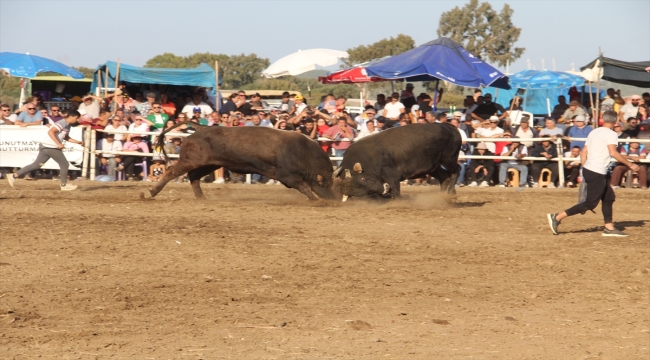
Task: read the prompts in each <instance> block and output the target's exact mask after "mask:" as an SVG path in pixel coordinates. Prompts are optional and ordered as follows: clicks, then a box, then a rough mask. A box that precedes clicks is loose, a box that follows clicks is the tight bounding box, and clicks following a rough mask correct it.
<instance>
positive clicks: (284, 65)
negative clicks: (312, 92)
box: [262, 49, 350, 78]
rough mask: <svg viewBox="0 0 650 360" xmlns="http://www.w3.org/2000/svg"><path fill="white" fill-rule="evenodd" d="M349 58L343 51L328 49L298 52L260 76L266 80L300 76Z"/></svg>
mask: <svg viewBox="0 0 650 360" xmlns="http://www.w3.org/2000/svg"><path fill="white" fill-rule="evenodd" d="M349 56H350V55H348V53H347V52H345V51H338V50H330V49H309V50H298V52H295V53H293V54H289V55H287V56H285V57H283V58H282V59H280V60H278V61H276V62H274V63H273V64H271V66H269V68H268V69H266V70H264V72H262V75H263V76H264V77H267V78H277V77H280V76H285V75H300V74H302V73H306V72H307V71H310V70H315V69H316V66H332V65H336V63H338V62H339V59H340V58H347V57H349Z"/></svg>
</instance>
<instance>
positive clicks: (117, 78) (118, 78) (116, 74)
mask: <svg viewBox="0 0 650 360" xmlns="http://www.w3.org/2000/svg"><path fill="white" fill-rule="evenodd" d="M106 73H108V68H106ZM119 84H120V58H117V71H116V72H115V85H114V86H115V88H116V89H117V88H118V86H119ZM106 92H107V93H108V81H107V82H106Z"/></svg>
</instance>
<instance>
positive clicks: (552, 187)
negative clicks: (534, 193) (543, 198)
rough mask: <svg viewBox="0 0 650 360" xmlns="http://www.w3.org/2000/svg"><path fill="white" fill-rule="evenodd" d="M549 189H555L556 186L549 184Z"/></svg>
mask: <svg viewBox="0 0 650 360" xmlns="http://www.w3.org/2000/svg"><path fill="white" fill-rule="evenodd" d="M547 188H549V189H555V184H553V183H550V184H548V186H547Z"/></svg>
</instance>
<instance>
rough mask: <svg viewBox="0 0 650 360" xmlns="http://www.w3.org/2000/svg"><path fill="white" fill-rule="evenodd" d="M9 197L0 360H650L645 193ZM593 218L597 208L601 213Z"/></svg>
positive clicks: (260, 191) (221, 192) (184, 191)
mask: <svg viewBox="0 0 650 360" xmlns="http://www.w3.org/2000/svg"><path fill="white" fill-rule="evenodd" d="M75 183H77V184H79V185H80V188H79V189H78V190H77V191H73V192H61V191H58V190H57V184H56V183H55V182H52V181H45V180H41V181H36V182H27V181H24V180H19V181H18V182H17V185H18V186H19V187H20V189H21V190H19V191H14V190H10V189H9V187H8V186H7V184H6V183H4V180H2V183H0V209H1V213H2V221H1V223H0V358H2V359H14V358H15V359H34V358H37V357H40V358H46V359H93V358H96V359H105V358H116V359H132V358H133V359H134V358H137V359H294V358H295V359H316V358H325V359H405V358H408V359H580V360H583V359H648V358H650V349H649V347H650V297H649V295H648V291H649V284H650V254H649V250H650V192H648V191H641V190H625V189H623V190H617V197H618V200H617V202H616V203H615V205H614V211H615V220H617V225H618V226H619V227H622V228H625V231H627V232H628V233H629V234H630V235H631V236H630V237H628V238H623V239H622V238H607V237H602V236H601V233H600V228H599V225H601V223H602V218H601V215H600V213H599V212H598V215H594V214H591V213H589V214H587V215H584V216H576V217H573V218H570V219H567V220H565V221H564V223H563V224H562V225H561V226H560V231H561V232H562V234H560V235H559V236H553V235H551V232H550V230H549V228H548V226H547V222H546V217H545V214H546V213H547V212H551V211H554V210H559V209H563V208H567V207H569V206H570V205H572V204H573V202H574V201H575V200H576V198H577V190H576V189H526V190H524V191H522V192H518V191H516V189H498V188H488V189H476V188H473V189H470V188H461V189H459V190H458V197H457V201H456V203H455V205H449V204H448V203H447V202H446V201H445V200H444V198H443V197H442V196H440V195H439V194H438V189H437V187H435V188H434V187H422V186H420V187H408V188H404V190H403V193H404V198H403V199H402V200H397V201H389V202H366V201H359V200H356V201H349V202H347V203H345V204H341V203H326V202H309V201H308V200H307V199H306V198H305V197H304V196H303V195H301V194H300V193H298V192H297V191H295V190H289V189H286V188H284V186H266V185H214V184H208V185H204V186H203V187H204V190H205V193H206V196H207V197H208V199H207V200H204V201H196V200H194V199H193V194H192V191H191V188H190V186H189V185H188V184H169V185H168V186H167V187H166V188H165V189H164V190H163V192H162V193H161V194H160V195H159V196H158V197H157V198H155V199H154V200H140V198H139V194H140V192H141V191H142V190H143V189H144V188H145V187H146V186H149V185H150V184H147V183H137V184H134V183H119V184H109V185H106V184H104V183H98V182H89V181H83V182H75ZM597 211H599V209H597Z"/></svg>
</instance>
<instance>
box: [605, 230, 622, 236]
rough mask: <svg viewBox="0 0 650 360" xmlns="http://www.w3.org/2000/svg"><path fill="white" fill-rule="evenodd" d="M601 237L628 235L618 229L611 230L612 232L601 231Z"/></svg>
mask: <svg viewBox="0 0 650 360" xmlns="http://www.w3.org/2000/svg"><path fill="white" fill-rule="evenodd" d="M603 236H615V237H626V236H628V235H627V234H626V233H624V232H622V231H621V230H619V229H613V230H609V229H605V231H603Z"/></svg>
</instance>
